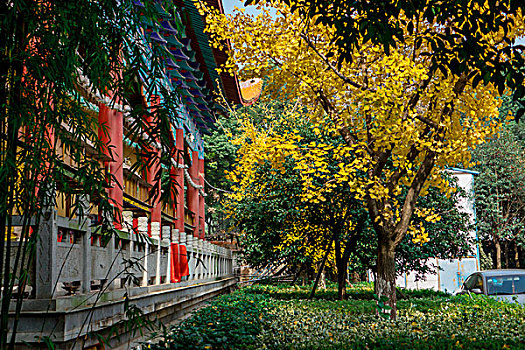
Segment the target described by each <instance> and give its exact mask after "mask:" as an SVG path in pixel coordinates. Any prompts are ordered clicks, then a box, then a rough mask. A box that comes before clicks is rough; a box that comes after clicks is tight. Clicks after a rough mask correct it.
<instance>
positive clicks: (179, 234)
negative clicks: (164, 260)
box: [172, 229, 189, 280]
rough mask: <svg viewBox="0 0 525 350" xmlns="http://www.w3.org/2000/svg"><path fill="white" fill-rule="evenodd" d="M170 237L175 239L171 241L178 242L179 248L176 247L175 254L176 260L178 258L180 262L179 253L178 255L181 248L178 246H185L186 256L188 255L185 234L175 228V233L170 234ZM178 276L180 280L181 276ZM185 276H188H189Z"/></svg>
mask: <svg viewBox="0 0 525 350" xmlns="http://www.w3.org/2000/svg"><path fill="white" fill-rule="evenodd" d="M172 239H174V240H175V241H172V242H173V243H179V248H178V251H177V252H176V254H177V260H178V262H179V264H180V262H181V259H182V257H181V255H180V252H181V248H180V247H181V246H184V247H186V258H188V256H187V254H188V251H187V249H188V246H187V244H186V234H185V233H184V231H183V232H180V231H179V230H177V229H176V230H175V235H174V236H172ZM177 241H178V242H177ZM180 278H181V280H182V278H183V277H182V276H181V277H180ZM187 278H189V276H188V277H187Z"/></svg>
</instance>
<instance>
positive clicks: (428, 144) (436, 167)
mask: <svg viewBox="0 0 525 350" xmlns="http://www.w3.org/2000/svg"><path fill="white" fill-rule="evenodd" d="M200 8H201V10H202V11H206V12H207V13H208V14H207V23H208V28H207V31H208V32H209V33H210V34H211V37H212V38H213V43H214V45H217V46H219V47H221V46H224V45H225V43H226V42H227V41H228V40H230V41H231V43H232V45H233V48H234V49H232V50H231V56H230V59H229V60H228V62H227V64H226V65H225V67H223V69H226V70H229V71H230V72H234V71H235V72H237V73H238V74H240V75H241V77H242V78H243V79H248V78H253V77H264V78H265V82H266V85H265V89H264V94H265V96H266V97H267V98H276V97H282V96H286V97H287V98H289V99H290V100H299V101H300V102H301V104H302V105H303V106H305V107H306V108H307V112H306V115H305V116H304V117H306V118H309V119H310V120H313V121H317V122H318V123H319V124H320V126H319V129H320V130H323V129H326V128H327V127H328V126H327V125H326V123H325V122H324V120H325V117H326V116H328V118H329V120H330V121H331V123H330V126H329V128H330V130H328V131H330V132H334V133H335V132H337V133H339V134H341V135H342V136H343V137H344V139H345V140H346V145H344V146H341V148H339V149H336V150H329V149H326V148H324V147H322V146H323V145H319V144H317V145H316V148H315V149H314V150H312V152H311V153H309V154H306V155H304V161H303V162H302V165H301V166H302V167H303V168H304V170H305V175H308V173H310V174H312V175H314V176H318V175H319V174H322V173H323V170H322V169H323V165H324V164H323V161H322V154H323V153H324V152H337V153H338V154H340V155H341V157H342V158H346V159H349V157H346V156H347V155H348V154H349V153H351V154H353V155H355V157H353V158H352V161H351V162H346V163H345V162H342V164H341V171H340V172H339V173H338V174H335V175H334V174H330V176H331V178H327V179H326V180H327V182H329V181H331V183H333V182H334V180H335V182H336V183H343V184H345V185H346V184H348V185H350V186H352V187H353V188H354V189H355V191H356V192H357V193H359V194H360V195H361V196H362V198H363V199H364V200H365V201H366V202H367V206H368V208H369V211H370V214H371V216H372V217H373V219H374V220H375V222H376V225H377V226H376V228H379V229H381V228H385V227H389V228H390V229H389V231H391V230H392V231H396V232H397V234H396V236H397V237H396V241H399V240H400V239H401V238H402V235H404V234H405V233H406V231H407V229H408V226H409V222H410V217H411V215H412V214H413V213H414V211H415V210H416V209H415V203H416V201H417V197H418V196H419V195H420V194H421V193H424V191H425V189H426V188H427V187H428V186H429V185H435V186H440V187H442V188H443V190H448V188H449V186H448V183H446V181H443V180H442V179H441V176H440V171H441V170H442V169H443V168H445V167H447V166H455V165H460V164H461V165H464V166H468V163H469V160H470V150H471V149H473V148H475V147H476V145H478V144H479V143H481V142H483V141H484V140H485V139H486V138H487V137H490V136H492V135H494V134H495V133H496V132H497V131H498V127H499V125H500V122H499V121H498V106H499V101H498V99H497V92H496V90H495V89H494V88H493V86H492V85H491V84H488V85H485V86H483V85H481V84H478V85H477V86H476V87H474V85H473V83H472V80H473V78H474V77H475V73H476V72H475V71H474V70H473V71H472V73H471V74H469V75H462V76H461V77H459V78H455V77H454V76H453V75H452V74H448V72H447V71H441V70H438V69H435V68H433V67H431V63H430V56H431V55H432V47H431V46H430V45H427V44H426V41H425V40H424V38H425V37H431V36H433V35H441V34H444V33H445V32H446V30H447V28H440V27H437V26H434V25H433V24H432V23H425V22H420V23H418V25H417V28H416V29H415V30H414V32H413V34H412V35H408V33H407V35H406V36H405V38H406V39H405V42H398V43H397V47H396V48H395V49H394V50H391V51H390V53H389V55H386V54H385V53H384V52H383V48H382V46H380V45H378V46H374V45H372V44H370V43H367V44H364V45H361V50H360V51H355V52H354V53H353V60H352V62H351V63H343V64H342V65H341V66H339V67H338V66H337V65H336V64H335V60H331V58H330V57H327V55H329V52H334V50H336V49H335V48H334V47H331V46H330V45H331V44H330V43H331V40H330V39H331V38H332V36H333V33H334V30H333V28H329V27H325V26H323V25H322V24H318V25H314V24H313V23H315V20H314V21H311V22H309V25H308V26H306V25H305V22H304V21H303V19H302V18H300V17H298V16H297V15H294V14H292V13H291V12H290V9H289V7H287V6H286V5H284V4H282V3H262V4H261V5H259V9H260V10H261V13H260V14H259V15H257V16H254V15H249V14H246V13H244V11H243V10H238V11H236V12H235V13H234V14H233V15H223V14H219V13H218V12H216V11H213V10H210V9H205V8H204V7H203V6H201V7H200ZM272 8H273V9H275V11H276V13H275V14H273V15H272V14H270V9H272ZM515 23H516V25H515V26H514V27H512V28H509V31H508V32H507V33H506V35H507V37H509V36H510V37H512V36H516V35H519V34H520V33H522V30H523V29H522V27H523V19H522V18H521V17H519V18H517V19H516V21H515ZM490 35H491V37H492V38H491V42H493V43H494V45H506V42H505V41H504V40H503V38H504V36H505V33H504V32H503V30H500V31H497V32H493V33H491V34H490ZM450 59H453V57H450ZM324 131H326V130H324ZM312 164H313V166H312ZM358 172H364V173H365V174H367V176H366V177H361V176H358V175H357V174H358ZM304 186H305V195H306V196H312V197H314V196H317V197H318V198H320V199H321V200H322V199H323V197H322V195H321V196H319V194H320V193H321V192H322V190H323V189H321V188H319V186H316V185H314V181H311V179H310V180H309V178H308V177H307V176H305V181H304ZM402 186H408V188H409V194H408V195H407V197H406V199H405V200H404V202H403V203H398V202H397V199H396V198H398V196H399V194H400V193H401V190H402ZM325 187H326V186H325ZM407 214H408V215H407Z"/></svg>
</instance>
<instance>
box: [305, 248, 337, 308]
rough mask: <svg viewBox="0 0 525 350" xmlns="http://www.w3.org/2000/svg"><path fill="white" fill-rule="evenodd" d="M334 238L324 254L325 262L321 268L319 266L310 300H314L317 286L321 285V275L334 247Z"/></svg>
mask: <svg viewBox="0 0 525 350" xmlns="http://www.w3.org/2000/svg"><path fill="white" fill-rule="evenodd" d="M332 241H333V238H332V239H331V240H330V243H328V245H327V246H326V252H325V253H324V257H323V260H322V261H321V266H319V271H318V272H317V276H315V281H314V285H313V287H312V291H311V292H310V297H309V298H310V299H312V298H313V297H314V295H315V290H316V289H317V284H318V283H319V278H321V273H322V272H323V270H324V266H325V264H326V259H328V253H329V252H330V247H331V245H332Z"/></svg>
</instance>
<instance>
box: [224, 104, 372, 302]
mask: <svg viewBox="0 0 525 350" xmlns="http://www.w3.org/2000/svg"><path fill="white" fill-rule="evenodd" d="M297 106H298V104H292V103H283V104H280V103H276V102H275V101H273V102H272V103H265V104H260V105H259V106H254V107H251V108H250V109H249V110H253V111H256V112H257V113H256V118H251V117H250V113H249V112H247V111H246V110H245V109H242V110H241V111H240V112H233V111H232V113H231V116H232V117H235V118H239V120H240V124H241V127H240V130H239V133H238V135H236V136H235V137H234V138H233V140H232V142H233V143H234V144H236V145H238V146H239V150H238V152H237V155H238V163H237V165H236V166H235V167H234V168H233V169H232V170H231V171H229V172H228V175H227V178H228V179H229V180H230V181H231V182H232V183H233V186H232V190H233V193H232V194H231V195H229V196H228V197H229V198H228V201H227V207H228V209H229V211H230V215H231V218H232V219H233V222H234V223H235V225H237V227H238V228H239V229H241V230H242V232H243V236H242V244H243V248H244V252H245V257H246V259H247V260H248V261H249V262H250V263H251V264H253V265H259V266H265V265H268V263H269V262H271V263H273V264H275V263H276V262H277V263H278V264H279V265H290V264H292V265H293V264H297V263H300V264H301V265H302V266H316V269H317V272H318V276H319V273H320V272H321V271H323V269H324V267H325V266H329V267H330V270H331V271H334V274H335V275H336V276H337V282H338V297H339V299H341V300H343V299H344V298H345V297H346V279H347V269H348V262H349V259H350V256H351V253H352V252H353V251H355V247H356V244H357V243H358V241H360V240H361V239H362V237H363V234H364V231H365V229H366V228H367V227H368V225H367V223H368V222H367V218H368V215H367V213H366V210H365V208H364V207H363V205H362V202H361V201H360V200H359V199H358V198H357V196H356V195H355V193H354V192H353V191H352V190H351V189H350V188H348V187H343V186H337V185H334V186H333V187H332V185H331V184H328V185H327V186H326V188H325V190H323V191H322V192H323V195H324V199H323V200H318V198H316V197H313V196H312V195H311V193H309V192H305V191H303V188H302V182H303V178H304V177H305V176H309V175H308V173H307V172H305V171H304V170H303V167H302V165H301V163H302V162H303V161H304V160H305V159H311V158H310V156H309V155H310V154H311V153H312V152H315V153H316V154H317V155H316V157H315V159H314V160H313V161H314V162H316V163H318V164H321V163H322V164H325V167H324V169H323V175H322V176H321V177H318V178H312V181H314V182H315V183H316V184H317V185H320V186H321V185H323V184H324V182H325V181H324V177H325V176H327V175H326V174H330V173H334V174H335V173H337V172H338V171H339V166H338V164H339V161H338V160H337V158H340V157H339V156H338V154H337V152H332V151H333V150H338V149H339V148H340V147H344V146H345V144H344V141H343V140H342V138H341V137H338V138H334V137H332V135H331V134H330V133H322V132H321V130H320V129H319V128H317V127H314V125H313V123H312V122H311V121H309V120H307V119H305V118H303V115H302V111H301V110H297ZM249 110H248V111H249ZM251 114H253V113H251ZM257 114H258V116H257ZM317 280H318V279H317ZM316 284H317V283H316ZM316 284H315V285H316ZM315 288H316V287H315V286H314V289H313V292H312V295H313V293H314V292H315Z"/></svg>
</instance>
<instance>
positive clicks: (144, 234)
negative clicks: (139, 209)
mask: <svg viewBox="0 0 525 350" xmlns="http://www.w3.org/2000/svg"><path fill="white" fill-rule="evenodd" d="M138 234H139V237H138V239H139V242H140V241H143V242H144V260H143V261H142V264H143V267H144V270H143V272H142V284H141V286H142V287H147V286H148V283H149V276H148V255H149V242H148V217H146V216H141V217H139V218H138Z"/></svg>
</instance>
